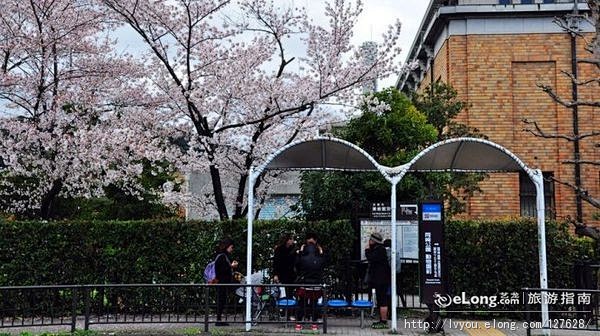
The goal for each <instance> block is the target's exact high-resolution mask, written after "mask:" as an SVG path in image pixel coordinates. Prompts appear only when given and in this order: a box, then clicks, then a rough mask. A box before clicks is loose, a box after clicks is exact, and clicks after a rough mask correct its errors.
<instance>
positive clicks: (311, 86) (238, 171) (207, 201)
mask: <svg viewBox="0 0 600 336" xmlns="http://www.w3.org/2000/svg"><path fill="white" fill-rule="evenodd" d="M103 2H104V4H105V5H106V6H107V7H108V8H109V9H110V10H111V11H112V13H113V14H115V15H116V16H117V17H118V18H119V20H121V21H122V22H123V23H125V24H126V25H127V26H128V27H130V29H132V30H133V31H134V32H135V33H136V34H137V36H138V37H139V38H140V39H141V40H142V41H143V42H144V44H145V46H146V48H147V54H146V56H147V58H146V59H145V63H146V64H147V69H148V73H147V76H148V78H149V79H150V80H151V81H152V85H151V90H150V91H152V92H153V94H154V95H155V96H154V99H155V101H160V102H161V103H160V104H159V105H157V106H156V110H159V111H163V113H166V112H164V111H169V112H168V113H170V117H171V118H172V119H171V124H172V125H173V129H174V131H175V132H176V133H177V134H178V136H179V137H180V139H179V140H180V141H179V142H178V143H180V144H181V146H179V147H178V150H173V151H172V152H171V154H173V156H171V157H170V160H171V161H172V162H175V163H176V164H177V167H178V169H179V170H180V171H182V172H186V173H187V172H191V171H199V172H205V173H206V174H209V175H210V180H211V183H210V185H207V186H206V192H204V193H201V194H200V195H196V199H194V201H195V202H196V203H197V204H198V205H199V206H202V205H205V206H206V209H207V210H210V207H212V208H213V209H216V212H217V213H218V215H219V217H220V218H221V219H225V218H229V217H234V218H235V217H241V216H243V215H245V214H246V212H247V207H246V203H245V202H246V200H245V197H244V195H245V192H244V189H245V187H246V183H247V180H248V170H249V168H250V167H251V165H256V164H258V163H260V162H261V160H262V159H264V158H265V157H266V156H267V155H268V154H269V153H271V152H272V151H273V150H275V149H276V148H278V147H280V146H282V145H285V144H287V143H290V142H291V141H294V140H296V139H301V138H306V137H309V136H312V135H315V133H316V131H317V129H318V128H319V127H320V126H322V125H323V124H325V123H328V122H331V121H332V120H333V119H335V118H338V117H339V115H340V114H339V113H338V114H333V113H331V112H329V110H328V109H326V108H323V106H324V104H332V103H344V104H346V103H348V101H350V100H352V99H353V96H354V94H355V93H356V92H355V88H358V87H360V85H361V84H362V83H364V82H369V81H372V80H373V79H375V78H377V77H378V76H386V75H389V74H391V73H393V72H396V70H397V69H396V65H395V64H396V63H395V61H396V60H395V58H396V56H397V55H398V53H399V48H398V47H397V46H396V44H397V39H398V35H399V30H400V24H399V23H398V22H397V23H395V24H394V25H392V26H390V29H389V31H388V32H386V33H385V34H384V36H383V37H382V40H381V41H378V42H379V44H378V46H379V47H378V52H377V55H376V56H375V59H369V60H365V56H364V54H361V52H360V49H359V48H358V47H356V46H354V45H352V43H351V38H352V34H353V32H352V31H353V28H354V25H355V23H356V21H357V18H358V16H359V15H360V13H361V11H362V8H363V4H362V2H361V1H357V2H355V3H351V2H350V1H345V0H335V1H332V2H331V3H328V4H327V5H326V6H325V13H324V14H325V16H326V18H327V24H326V25H318V24H315V23H313V22H312V21H311V20H310V19H309V17H308V15H307V13H306V10H305V9H303V8H295V7H292V6H290V7H277V6H276V5H275V3H278V4H280V3H281V2H274V1H268V0H242V1H239V2H236V3H234V2H232V1H225V0H194V1H191V0H178V1H135V0H104V1H103ZM298 42H299V43H301V45H302V46H304V48H305V49H306V52H305V53H301V54H298V53H296V54H292V52H291V50H292V47H291V46H292V44H294V43H298ZM342 116H343V114H342ZM343 117H345V116H343ZM171 137H172V138H176V137H177V136H175V135H172V136H171ZM173 143H177V142H173ZM232 181H233V183H232ZM264 187H265V183H264V180H263V179H261V180H260V181H259V182H258V183H257V189H259V190H258V191H259V192H260V191H261V190H262V191H263V193H264ZM165 191H166V193H165V195H166V196H174V194H173V193H170V192H169V191H170V189H169V187H168V186H166V190H165ZM171 200H175V201H177V198H175V199H173V198H171ZM182 201H184V200H183V199H179V202H182ZM191 201H192V200H191V199H189V198H187V199H185V202H191ZM228 205H229V207H228Z"/></svg>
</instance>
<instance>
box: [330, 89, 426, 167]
mask: <svg viewBox="0 0 600 336" xmlns="http://www.w3.org/2000/svg"><path fill="white" fill-rule="evenodd" d="M373 96H374V97H375V98H376V99H377V100H378V101H379V102H384V103H386V104H388V105H389V107H390V108H389V110H387V111H385V112H382V113H377V112H375V111H373V110H372V108H371V106H370V105H367V104H364V105H363V106H362V107H361V110H362V112H363V113H362V115H361V116H360V117H358V118H354V119H352V120H350V122H349V123H348V125H347V126H346V127H344V128H342V129H340V131H339V136H340V137H342V138H343V139H345V140H348V141H350V142H352V143H354V144H356V145H358V146H359V147H361V148H362V149H364V150H365V151H366V152H367V153H369V154H371V156H373V157H374V158H376V159H377V160H378V161H379V162H380V163H381V164H384V165H387V166H397V165H400V164H403V163H406V162H407V161H409V160H410V159H411V158H412V157H413V156H414V155H415V154H416V153H417V152H418V150H420V149H422V148H423V146H425V145H428V144H431V143H433V142H434V141H435V139H436V137H437V132H436V130H435V128H434V127H433V126H432V125H431V124H428V123H427V116H426V115H424V114H423V113H421V112H419V111H418V110H417V109H416V108H415V106H413V104H412V102H411V101H410V99H409V98H408V97H407V96H406V95H404V94H403V93H401V92H399V91H398V90H396V89H394V88H388V89H385V90H383V91H380V92H376V93H374V94H373Z"/></svg>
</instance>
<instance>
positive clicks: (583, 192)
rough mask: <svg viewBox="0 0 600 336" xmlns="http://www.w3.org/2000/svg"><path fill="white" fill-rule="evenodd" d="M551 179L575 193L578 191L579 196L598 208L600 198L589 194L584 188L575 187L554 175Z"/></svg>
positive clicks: (599, 206) (599, 207)
mask: <svg viewBox="0 0 600 336" xmlns="http://www.w3.org/2000/svg"><path fill="white" fill-rule="evenodd" d="M552 180H553V181H555V182H556V183H558V184H562V185H564V186H567V187H569V188H571V189H573V190H574V191H575V192H576V193H578V194H579V195H580V196H581V198H582V199H583V200H584V201H586V202H588V203H589V204H590V205H592V206H593V207H595V208H598V209H600V198H595V197H592V196H590V194H589V192H588V191H587V190H586V189H584V188H581V187H577V186H576V185H574V184H572V183H569V182H565V181H561V180H558V179H556V178H554V177H552Z"/></svg>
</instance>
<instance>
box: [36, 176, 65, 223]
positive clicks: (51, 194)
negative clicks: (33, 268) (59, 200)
mask: <svg viewBox="0 0 600 336" xmlns="http://www.w3.org/2000/svg"><path fill="white" fill-rule="evenodd" d="M62 186H63V182H62V180H60V179H58V180H54V181H53V182H52V187H51V188H50V190H48V192H47V193H46V195H44V197H43V198H42V206H41V207H40V217H41V218H42V219H50V218H52V216H53V215H54V205H55V201H56V197H57V196H58V194H59V193H60V190H61V189H62Z"/></svg>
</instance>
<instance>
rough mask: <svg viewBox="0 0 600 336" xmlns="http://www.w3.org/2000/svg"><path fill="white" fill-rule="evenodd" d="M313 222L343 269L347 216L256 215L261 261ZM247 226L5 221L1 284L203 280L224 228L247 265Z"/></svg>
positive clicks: (349, 234) (334, 268)
mask: <svg viewBox="0 0 600 336" xmlns="http://www.w3.org/2000/svg"><path fill="white" fill-rule="evenodd" d="M307 228H309V229H310V230H313V231H314V232H316V233H317V234H318V235H320V236H321V237H322V239H321V240H322V244H323V246H324V247H325V249H326V250H327V251H328V254H329V257H330V266H329V268H328V274H336V273H338V272H340V270H341V268H342V267H343V260H344V259H345V258H347V256H349V255H350V250H351V248H352V240H353V239H354V233H353V230H352V226H351V225H350V223H348V222H345V221H336V222H315V223H307V222H302V221H273V222H271V221H265V222H260V221H259V222H257V223H256V225H255V234H254V243H255V244H254V260H255V261H254V266H255V269H256V270H260V269H264V268H270V267H271V261H270V258H271V257H272V252H273V248H274V246H275V244H276V242H277V241H278V240H279V238H280V236H281V235H282V234H283V233H284V232H289V233H293V234H294V235H295V236H296V237H297V238H298V239H300V237H302V236H303V234H304V233H305V232H306V230H307ZM246 232H247V231H246V222H245V221H233V222H185V221H181V220H149V221H122V222H116V221H71V222H49V223H48V222H37V221H36V222H34V221H29V222H14V221H0V285H2V286H25V285H45V284H104V283H152V282H155V283H190V282H194V283H202V282H203V281H204V280H203V272H204V268H205V267H206V265H207V264H208V262H209V261H210V260H211V259H212V258H213V255H214V251H215V247H216V245H217V243H218V241H219V240H220V239H221V238H222V237H224V236H228V237H231V238H232V239H233V240H234V241H235V251H234V258H235V259H236V260H238V261H239V262H240V266H239V267H240V270H242V271H245V261H246V257H245V253H246ZM244 273H245V272H244Z"/></svg>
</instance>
